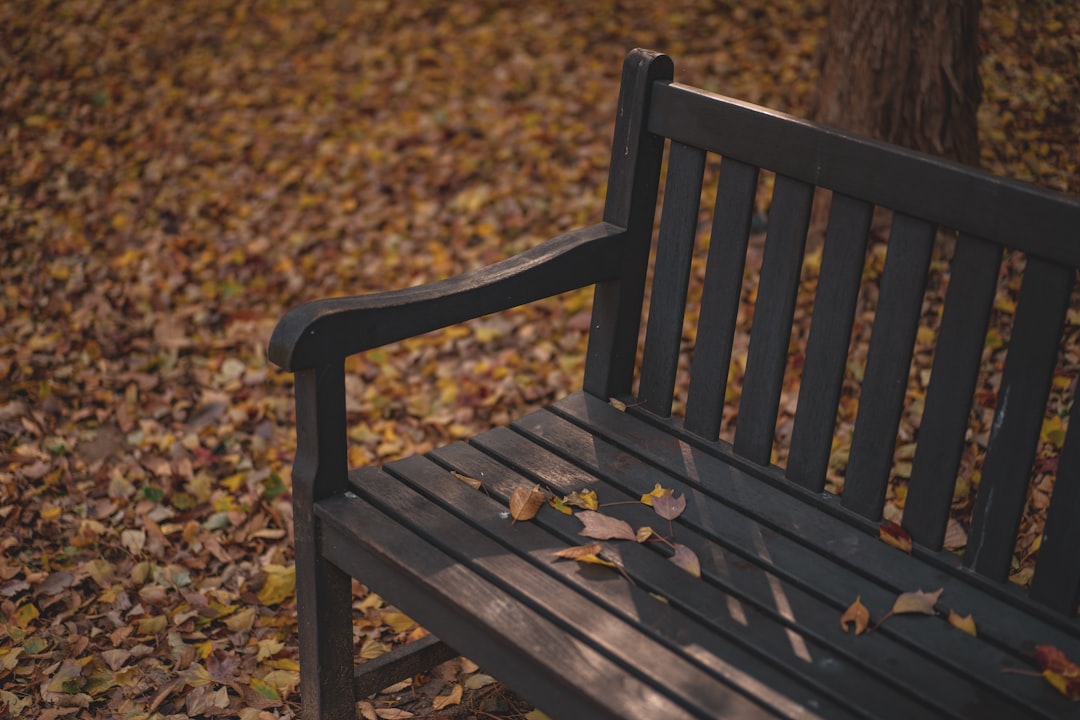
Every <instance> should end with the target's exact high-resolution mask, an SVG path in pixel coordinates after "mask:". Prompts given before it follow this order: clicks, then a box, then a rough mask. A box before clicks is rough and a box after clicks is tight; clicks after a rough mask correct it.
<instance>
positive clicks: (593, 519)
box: [575, 510, 637, 541]
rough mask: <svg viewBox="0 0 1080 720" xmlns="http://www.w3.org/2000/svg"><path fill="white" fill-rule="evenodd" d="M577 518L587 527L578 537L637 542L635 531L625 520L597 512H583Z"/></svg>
mask: <svg viewBox="0 0 1080 720" xmlns="http://www.w3.org/2000/svg"><path fill="white" fill-rule="evenodd" d="M575 517H577V519H578V520H580V521H581V522H582V523H583V524H584V525H585V528H584V529H583V530H582V531H581V532H579V533H578V535H582V536H584V537H587V538H592V539H593V540H634V541H637V535H636V534H635V533H634V529H633V528H632V527H630V524H629V523H627V522H626V521H625V520H620V519H618V518H613V517H611V516H610V515H605V514H603V513H599V512H596V511H595V510H582V511H581V512H579V513H578V514H577V515H576V516H575Z"/></svg>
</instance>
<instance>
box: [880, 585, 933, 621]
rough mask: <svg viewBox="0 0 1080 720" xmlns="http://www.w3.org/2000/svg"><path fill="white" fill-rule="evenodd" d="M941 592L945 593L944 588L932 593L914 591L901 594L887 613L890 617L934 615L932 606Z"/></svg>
mask: <svg viewBox="0 0 1080 720" xmlns="http://www.w3.org/2000/svg"><path fill="white" fill-rule="evenodd" d="M943 592H945V589H944V588H939V589H937V590H935V591H933V592H923V591H922V590H916V591H914V592H906V593H901V594H900V595H899V597H897V598H896V602H894V603H893V606H892V610H890V611H889V613H890V614H892V615H903V614H906V613H921V614H923V615H936V614H937V611H936V610H934V605H936V604H937V601H938V598H940V597H941V593H943Z"/></svg>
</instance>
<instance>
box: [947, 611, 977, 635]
mask: <svg viewBox="0 0 1080 720" xmlns="http://www.w3.org/2000/svg"><path fill="white" fill-rule="evenodd" d="M949 624H950V625H952V626H953V627H954V628H957V629H959V630H963V631H964V632H966V633H967V634H968V635H971V636H972V637H975V620H974V619H972V617H971V616H970V615H968V616H967V617H961V616H960V613H958V612H956V611H955V610H950V611H949Z"/></svg>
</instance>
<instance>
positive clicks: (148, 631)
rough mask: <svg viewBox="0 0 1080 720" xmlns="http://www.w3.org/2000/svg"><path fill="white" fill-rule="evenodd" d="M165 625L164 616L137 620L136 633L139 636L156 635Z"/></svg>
mask: <svg viewBox="0 0 1080 720" xmlns="http://www.w3.org/2000/svg"><path fill="white" fill-rule="evenodd" d="M166 624H167V620H166V618H165V616H164V615H154V616H153V617H148V618H143V619H142V620H139V622H138V626H137V628H136V632H137V633H138V634H139V635H157V634H158V633H160V632H161V631H163V630H164V629H165V626H166Z"/></svg>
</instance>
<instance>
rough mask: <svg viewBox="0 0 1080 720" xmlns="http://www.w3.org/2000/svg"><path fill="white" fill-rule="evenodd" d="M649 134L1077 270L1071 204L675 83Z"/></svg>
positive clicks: (1076, 209) (1076, 208) (659, 92)
mask: <svg viewBox="0 0 1080 720" xmlns="http://www.w3.org/2000/svg"><path fill="white" fill-rule="evenodd" d="M649 129H650V130H652V131H653V132H655V133H659V134H662V135H666V136H667V137H669V138H671V139H672V140H677V141H679V142H682V143H686V144H688V145H695V146H697V147H701V148H704V149H706V150H708V151H710V152H715V153H718V154H720V155H723V156H725V157H729V156H730V157H735V158H738V159H740V160H742V161H743V162H746V163H749V164H750V165H756V166H757V167H760V168H768V169H770V170H773V171H775V172H777V173H781V174H784V175H789V176H791V177H793V178H796V179H799V180H802V181H803V182H807V183H812V184H814V185H818V186H820V187H825V188H829V189H830V190H834V191H837V192H841V193H843V194H845V195H850V196H851V197H857V198H861V199H863V200H866V201H867V202H870V203H872V204H874V205H880V206H883V207H889V208H893V209H895V210H897V211H899V212H902V213H906V214H909V215H914V216H916V217H922V218H925V219H926V220H927V221H929V222H931V223H933V224H936V225H941V226H943V227H948V228H953V229H956V230H958V231H961V232H965V233H967V234H969V235H973V236H975V237H981V238H985V239H987V240H989V241H991V242H994V243H996V244H999V245H1007V246H1010V247H1014V248H1018V249H1020V250H1025V251H1030V252H1033V253H1036V254H1038V255H1041V256H1043V257H1046V258H1049V259H1055V260H1057V261H1059V262H1062V263H1064V264H1067V265H1070V266H1071V267H1077V266H1080V243H1076V242H1071V241H1070V238H1072V237H1075V235H1074V233H1075V231H1076V228H1078V227H1080V200H1078V199H1076V198H1072V197H1068V196H1065V195H1061V194H1059V193H1054V192H1048V191H1046V190H1043V189H1041V188H1037V187H1035V186H1034V185H1031V184H1028V183H1022V182H1018V181H1015V180H1009V179H1007V178H1003V177H998V176H995V175H990V174H988V173H985V172H982V171H980V170H978V169H977V168H973V167H971V166H968V165H961V164H959V163H955V162H951V161H949V160H945V159H942V158H938V157H933V156H930V155H925V154H923V153H918V152H913V151H911V150H906V149H904V148H900V147H896V146H892V145H888V144H887V143H882V142H878V141H875V140H871V139H869V138H866V137H862V136H859V135H855V134H852V133H845V132H842V131H840V130H835V129H832V128H829V127H825V126H822V125H818V124H816V123H812V122H809V121H806V120H802V119H800V118H796V117H792V116H791V115H786V114H784V113H779V112H776V111H774V110H769V109H766V108H763V107H759V106H756V105H752V104H750V103H746V102H742V101H739V100H733V99H731V98H726V97H723V96H721V95H716V94H713V93H710V92H707V91H704V90H699V89H697V88H693V87H688V86H686V85H680V84H678V83H671V84H658V85H657V86H656V91H655V97H654V100H653V103H652V107H651V113H650V115H649Z"/></svg>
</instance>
